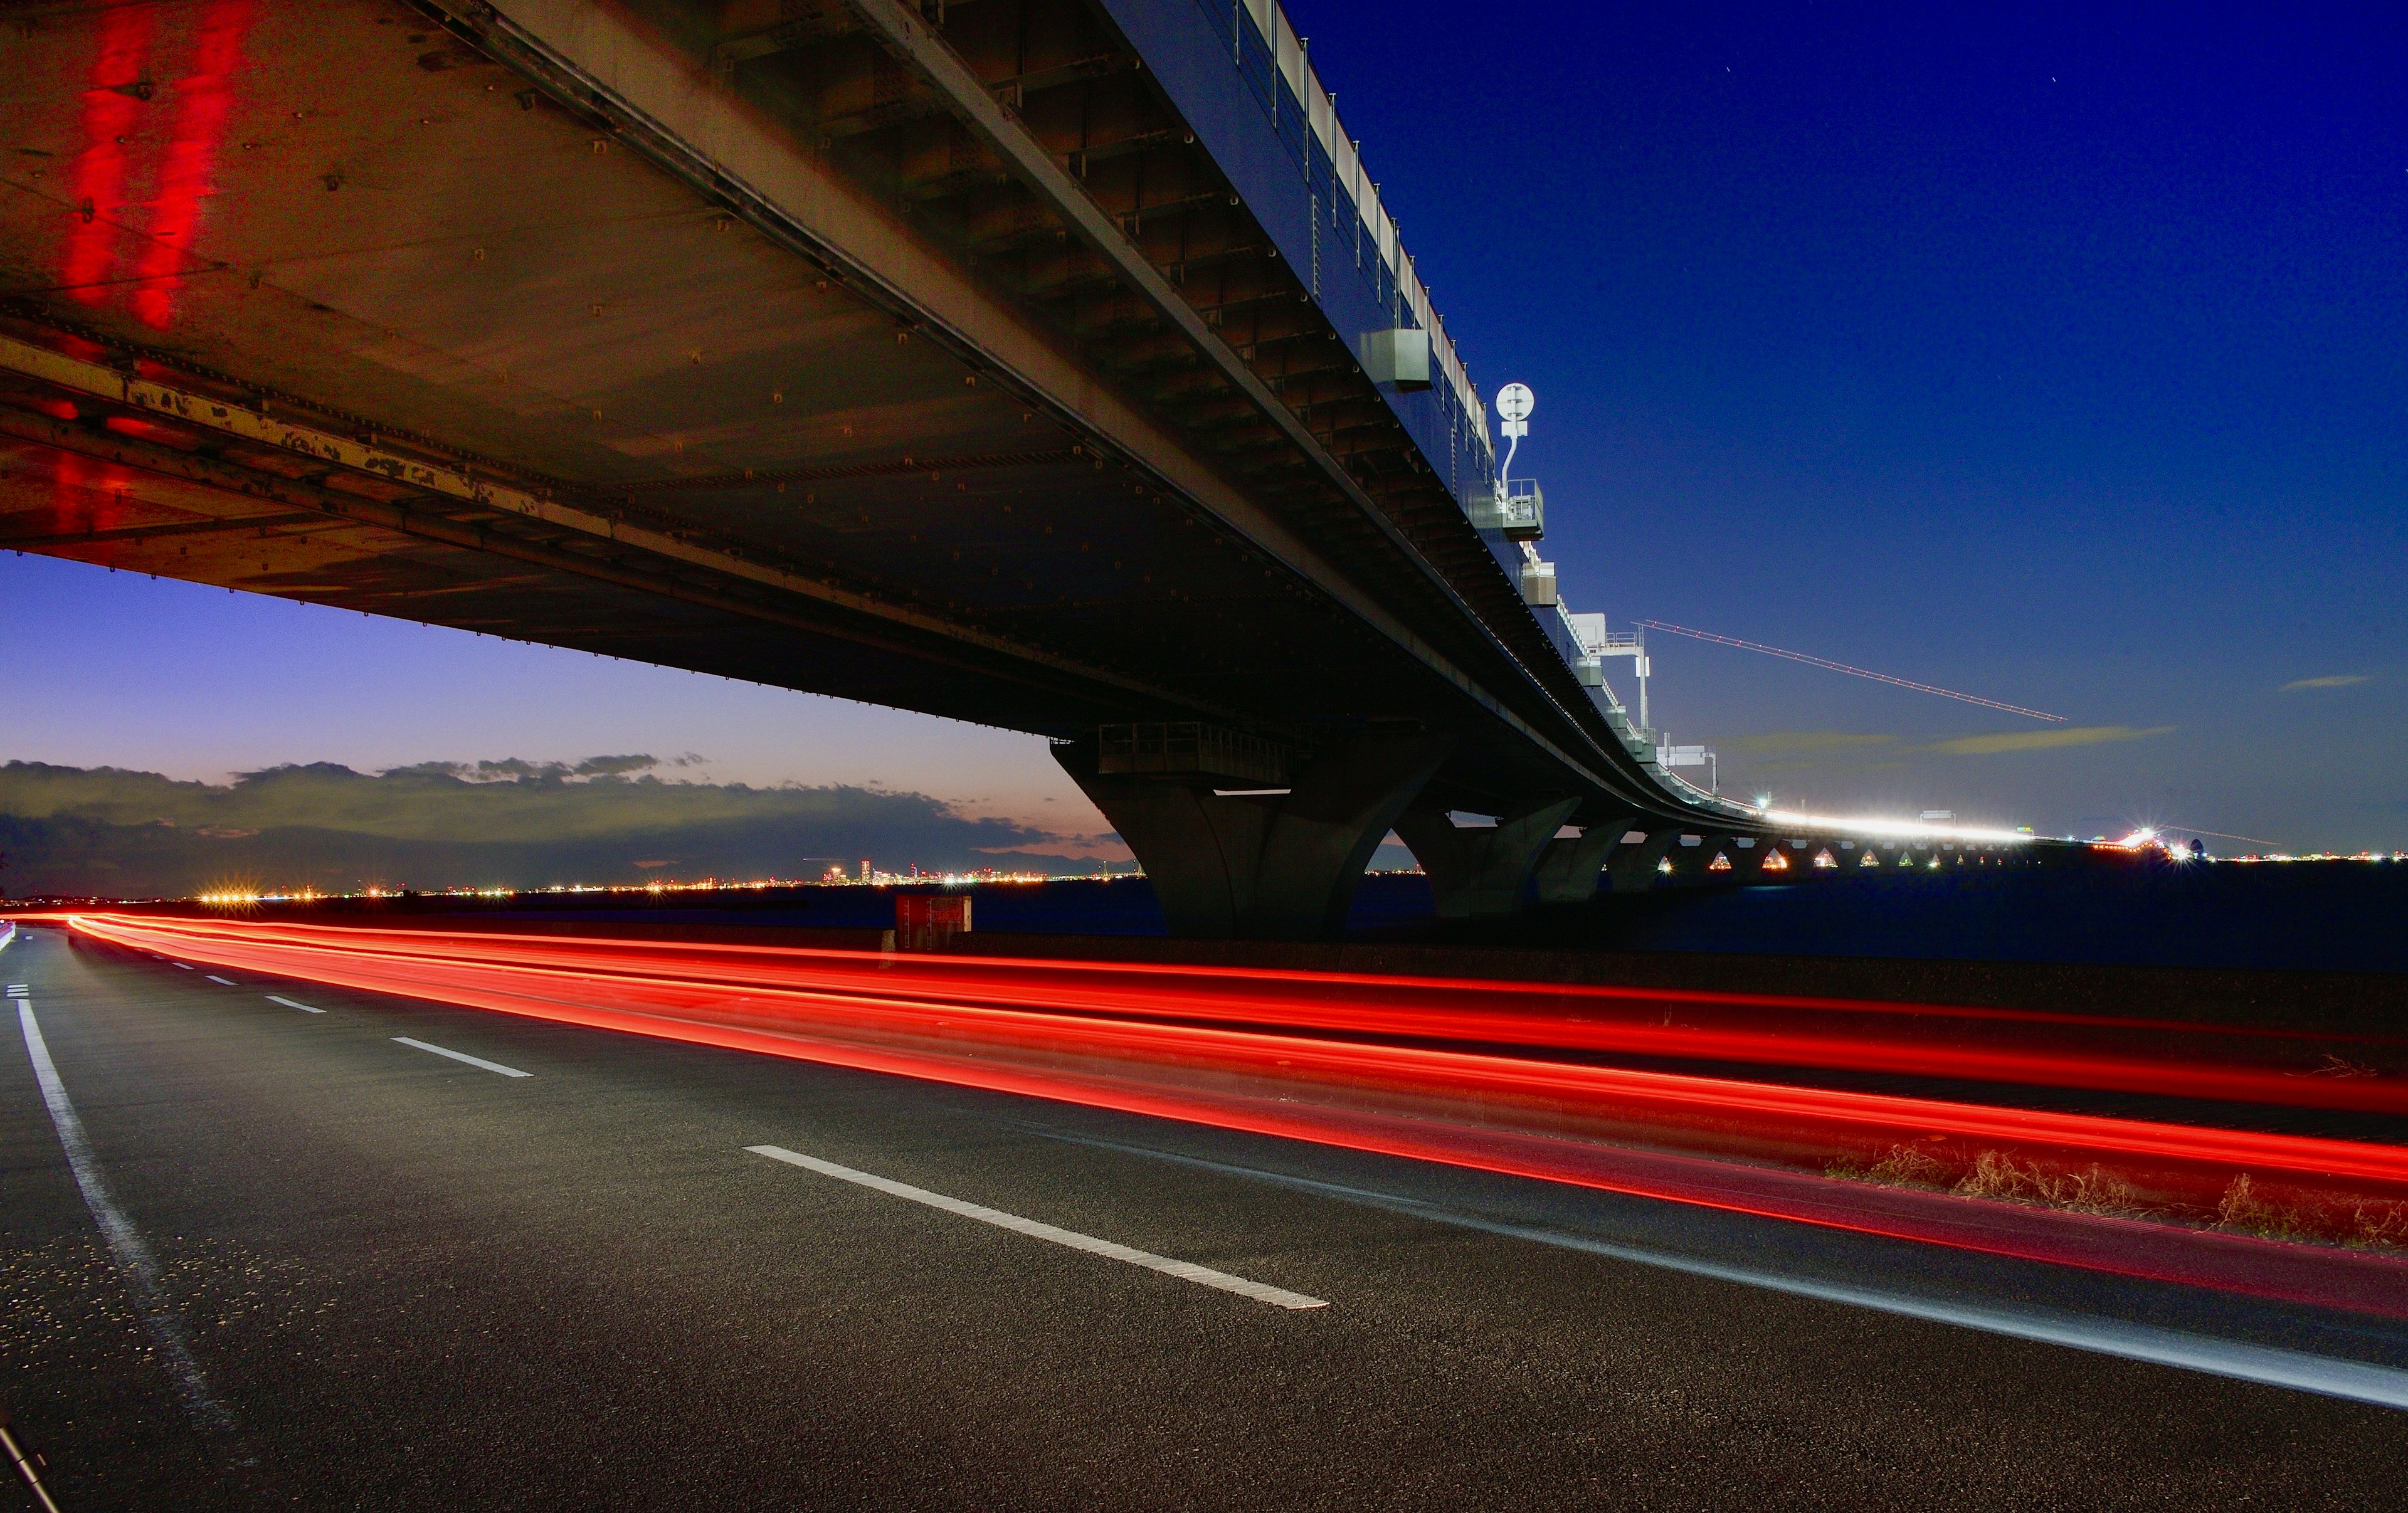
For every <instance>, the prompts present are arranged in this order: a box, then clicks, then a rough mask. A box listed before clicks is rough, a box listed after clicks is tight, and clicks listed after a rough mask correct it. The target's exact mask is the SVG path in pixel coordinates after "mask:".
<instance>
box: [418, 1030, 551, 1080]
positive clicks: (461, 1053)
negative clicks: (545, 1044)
mask: <svg viewBox="0 0 2408 1513" xmlns="http://www.w3.org/2000/svg"><path fill="white" fill-rule="evenodd" d="M393 1038H394V1043H395V1044H397V1045H404V1046H408V1047H409V1048H410V1049H412V1050H423V1051H429V1052H432V1053H433V1054H435V1055H437V1056H449V1057H451V1058H452V1060H453V1061H455V1062H466V1063H468V1064H469V1065H471V1066H481V1067H483V1068H484V1069H485V1070H486V1071H488V1072H499V1073H501V1074H502V1075H503V1076H504V1077H533V1076H535V1074H534V1073H533V1072H522V1071H520V1070H519V1069H518V1068H517V1067H515V1066H504V1065H503V1064H502V1063H499V1062H489V1061H487V1060H485V1058H484V1057H482V1056H471V1055H469V1054H468V1053H467V1052H466V1051H465V1050H446V1049H443V1048H442V1047H441V1046H430V1045H428V1044H427V1043H426V1042H425V1041H423V1040H412V1039H411V1038H409V1036H408V1035H394V1037H393Z"/></svg>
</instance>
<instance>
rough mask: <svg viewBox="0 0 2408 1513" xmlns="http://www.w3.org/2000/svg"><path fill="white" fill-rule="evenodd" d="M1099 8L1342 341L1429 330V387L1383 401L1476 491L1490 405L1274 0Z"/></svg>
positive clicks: (1462, 493)
mask: <svg viewBox="0 0 2408 1513" xmlns="http://www.w3.org/2000/svg"><path fill="white" fill-rule="evenodd" d="M1103 5H1104V7H1105V9H1106V10H1108V11H1110V12H1111V16H1112V19H1113V20H1114V21H1118V22H1119V23H1120V25H1121V27H1122V29H1123V30H1124V31H1125V32H1126V33H1127V34H1128V36H1129V37H1130V39H1131V40H1132V41H1135V42H1136V43H1137V44H1138V47H1139V50H1140V51H1141V52H1142V53H1144V55H1145V58H1146V62H1147V64H1148V66H1149V67H1151V68H1152V69H1153V70H1154V77H1155V79H1156V80H1157V81H1159V82H1160V83H1161V84H1162V85H1163V87H1164V88H1165V89H1166V90H1167V91H1168V93H1170V95H1171V98H1172V99H1173V100H1174V101H1175V102H1176V103H1177V104H1178V106H1179V107H1180V109H1181V111H1182V113H1183V114H1184V115H1185V116H1186V117H1187V119H1188V121H1189V122H1190V123H1191V124H1193V125H1194V126H1195V127H1196V129H1197V135H1198V136H1199V138H1200V139H1201V140H1202V142H1203V144H1204V146H1205V147H1206V148H1207V149H1209V150H1211V153H1212V156H1213V159H1214V161H1215V162H1217V163H1218V164H1220V165H1221V167H1222V170H1223V172H1225V173H1226V174H1227V175H1228V176H1229V179H1230V181H1231V183H1233V184H1234V185H1236V186H1237V189H1238V191H1239V193H1240V194H1241V195H1243V196H1244V198H1245V200H1246V203H1247V206H1248V207H1249V208H1250V209H1252V210H1253V211H1254V215H1255V218H1256V219H1257V220H1258V221H1261V222H1262V224H1263V227H1264V229H1265V230H1266V231H1268V232H1269V234H1270V236H1271V238H1272V240H1273V241H1274V242H1275V243H1276V244H1277V245H1278V248H1279V251H1280V255H1281V256H1283V257H1284V258H1286V259H1287V260H1288V261H1289V263H1290V264H1291V265H1292V266H1294V267H1295V268H1296V269H1297V271H1298V272H1299V274H1301V275H1302V276H1303V277H1304V279H1305V282H1306V284H1307V286H1308V287H1309V288H1310V289H1311V290H1312V296H1313V298H1314V300H1315V301H1316V302H1317V303H1318V304H1319V305H1320V306H1321V307H1322V311H1323V313H1324V314H1325V315H1326V316H1327V317H1328V318H1329V320H1330V323H1331V324H1332V325H1333V326H1335V327H1336V328H1337V329H1338V330H1339V331H1340V333H1343V334H1348V335H1349V336H1350V339H1351V338H1353V337H1355V336H1356V335H1360V334H1362V333H1368V332H1371V331H1379V330H1393V329H1397V328H1399V327H1411V328H1413V329H1416V330H1421V331H1426V332H1428V333H1429V337H1430V382H1429V385H1428V387H1427V388H1426V389H1417V388H1407V389H1392V390H1387V391H1383V397H1384V398H1385V399H1386V400H1387V402H1388V405H1389V407H1390V408H1391V409H1392V410H1394V411H1395V413H1396V415H1397V417H1398V420H1399V421H1402V422H1403V424H1404V426H1405V429H1406V430H1407V431H1408V432H1410V433H1411V434H1412V436H1413V439H1414V440H1415V441H1416V442H1417V443H1418V444H1419V445H1420V446H1421V448H1422V450H1423V453H1424V455H1425V456H1426V457H1427V458H1428V459H1429V461H1430V463H1431V464H1432V465H1433V466H1434V467H1436V468H1438V469H1440V470H1441V472H1442V473H1443V474H1444V475H1445V476H1446V478H1448V481H1449V483H1450V484H1451V486H1452V487H1453V488H1454V491H1455V497H1456V498H1457V500H1459V501H1461V502H1463V503H1464V504H1465V505H1466V506H1467V507H1469V505H1470V504H1471V502H1472V501H1473V500H1475V499H1476V498H1485V497H1486V496H1487V491H1488V489H1489V487H1490V485H1491V484H1492V483H1493V481H1494V479H1495V477H1496V469H1497V464H1496V452H1495V449H1494V447H1493V445H1492V443H1491V441H1490V437H1489V434H1488V414H1487V406H1486V404H1485V403H1484V401H1483V400H1482V398H1481V396H1480V391H1479V389H1478V387H1477V386H1476V385H1474V384H1473V382H1472V380H1471V374H1470V370H1469V368H1468V367H1467V366H1466V365H1465V364H1464V361H1463V357H1462V354H1461V353H1459V352H1457V351H1456V350H1455V343H1454V341H1453V340H1452V339H1450V338H1449V337H1448V335H1447V333H1446V322H1445V321H1444V319H1443V318H1442V317H1441V316H1440V315H1439V313H1438V311H1437V309H1436V307H1434V306H1433V305H1432V304H1431V301H1430V294H1429V290H1428V289H1427V287H1426V286H1425V285H1424V284H1423V282H1422V280H1421V275H1420V274H1419V273H1418V272H1417V271H1416V270H1415V268H1414V266H1413V260H1412V255H1411V254H1410V253H1408V252H1407V251H1406V250H1405V249H1404V245H1403V241H1402V239H1401V237H1400V236H1399V235H1398V228H1397V222H1396V219H1395V218H1394V217H1393V216H1392V215H1390V214H1389V212H1388V208H1387V207H1386V206H1385V205H1384V204H1383V203H1382V202H1381V198H1380V190H1379V185H1377V184H1376V183H1374V182H1373V181H1372V180H1371V178H1370V175H1369V170H1368V169H1367V168H1366V167H1365V165H1364V164H1363V161H1362V158H1361V155H1360V154H1359V153H1358V151H1357V150H1356V148H1355V142H1354V139H1353V138H1351V137H1350V136H1347V135H1346V131H1345V126H1344V123H1343V122H1342V121H1340V119H1339V116H1338V109H1337V106H1336V104H1335V102H1334V101H1333V100H1332V99H1331V97H1330V95H1329V92H1328V91H1327V90H1326V89H1324V88H1323V87H1322V85H1321V80H1320V79H1319V77H1318V76H1317V75H1315V74H1314V72H1313V70H1312V62H1311V60H1310V58H1309V57H1308V55H1307V51H1306V48H1305V45H1304V40H1303V39H1302V38H1300V37H1298V36H1297V35H1296V29H1295V27H1294V26H1292V25H1291V24H1289V21H1288V19H1287V15H1286V13H1285V12H1284V11H1283V9H1281V7H1279V5H1278V4H1277V3H1276V0H1193V3H1192V4H1179V3H1177V0H1103ZM1266 128H1268V129H1266Z"/></svg>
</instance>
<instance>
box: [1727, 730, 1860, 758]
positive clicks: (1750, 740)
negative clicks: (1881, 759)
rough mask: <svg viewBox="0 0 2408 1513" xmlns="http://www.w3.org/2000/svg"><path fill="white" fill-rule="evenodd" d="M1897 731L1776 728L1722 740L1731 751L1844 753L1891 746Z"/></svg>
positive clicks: (1798, 753)
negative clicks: (1866, 732) (1862, 732)
mask: <svg viewBox="0 0 2408 1513" xmlns="http://www.w3.org/2000/svg"><path fill="white" fill-rule="evenodd" d="M1897 739H1898V737H1897V736H1895V735H1856V734H1854V733H1851V732H1848V731H1844V730H1776V731H1770V732H1768V733H1766V734H1765V735H1742V736H1740V737H1738V738H1737V739H1735V740H1728V741H1725V742H1723V743H1722V747H1723V749H1724V750H1725V751H1727V752H1733V753H1740V754H1746V755H1754V754H1756V753H1769V754H1777V755H1781V756H1800V757H1815V756H1841V755H1844V754H1846V753H1847V752H1850V751H1861V750H1864V749H1867V748H1869V747H1875V746H1887V745H1889V744H1891V743H1892V742H1894V741H1896V740H1897Z"/></svg>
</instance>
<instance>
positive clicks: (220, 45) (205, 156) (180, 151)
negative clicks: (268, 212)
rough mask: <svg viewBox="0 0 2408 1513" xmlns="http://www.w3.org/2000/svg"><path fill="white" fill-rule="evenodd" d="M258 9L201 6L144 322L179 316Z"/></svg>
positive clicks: (247, 4) (227, 2)
mask: <svg viewBox="0 0 2408 1513" xmlns="http://www.w3.org/2000/svg"><path fill="white" fill-rule="evenodd" d="M256 15H257V6H256V4H255V0H215V3H213V4H211V5H210V6H208V7H207V8H206V9H205V10H203V11H202V12H201V16H200V21H199V25H198V29H197V31H196V34H195V36H194V37H193V63H192V67H191V70H190V71H189V72H187V73H186V74H184V75H183V77H181V78H180V79H177V80H176V81H175V84H174V94H175V100H176V110H175V118H174V121H173V123H172V125H171V126H170V127H169V136H168V140H167V150H166V155H165V159H164V160H163V161H162V162H161V164H160V165H159V178H158V189H157V194H156V198H155V199H153V200H152V202H151V206H150V239H149V240H147V241H146V242H144V243H143V244H142V257H141V263H140V265H139V267H138V268H137V269H136V273H137V275H138V277H139V278H140V282H139V283H138V284H137V285H136V288H135V291H134V313H135V315H136V316H137V317H138V318H140V320H141V321H142V322H143V323H144V324H145V325H149V326H153V327H157V328H159V329H162V330H164V329H165V328H166V327H167V326H169V325H172V324H173V323H174V322H175V317H176V296H177V294H178V293H180V292H181V291H182V289H183V287H184V279H183V273H184V270H185V268H186V267H188V266H190V265H191V264H193V261H194V260H195V258H196V257H197V251H196V248H197V245H198V237H199V234H200V230H201V220H202V211H203V209H204V208H205V207H206V206H207V205H208V199H209V196H211V195H212V194H214V193H216V192H217V188H216V185H215V184H214V183H213V182H212V181H211V180H212V175H213V174H214V173H215V171H216V168H217V161H218V153H219V151H220V150H221V149H222V147H223V146H224V143H225V129H226V120H227V118H228V116H229V115H231V114H232V112H233V108H234V91H233V81H234V75H235V71H236V68H237V67H238V66H239V65H240V64H241V61H242V42H243V37H244V36H246V35H247V34H248V33H249V32H250V30H251V21H253V19H254V18H255V17H256Z"/></svg>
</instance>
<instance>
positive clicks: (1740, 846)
mask: <svg viewBox="0 0 2408 1513" xmlns="http://www.w3.org/2000/svg"><path fill="white" fill-rule="evenodd" d="M1743 842H1752V843H1753V844H1744V843H1743ZM1706 843H1707V844H1708V845H1710V846H1712V847H1713V849H1714V850H1715V852H1716V853H1717V854H1719V855H1720V856H1721V857H1722V858H1723V859H1724V860H1725V861H1727V862H1728V863H1729V864H1730V870H1729V871H1728V872H1725V873H1721V874H1719V876H1720V877H1721V878H1722V880H1723V881H1725V882H1731V883H1742V882H1762V881H1763V880H1764V857H1765V847H1766V846H1767V845H1768V844H1769V843H1768V842H1766V841H1764V840H1762V839H1760V838H1758V837H1756V836H1753V835H1751V836H1744V837H1742V836H1739V835H1710V836H1708V837H1707V841H1706ZM1708 860H1709V861H1710V862H1711V860H1712V858H1709V859H1708Z"/></svg>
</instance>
